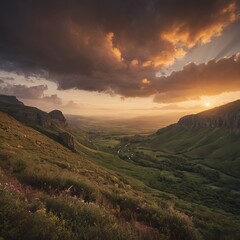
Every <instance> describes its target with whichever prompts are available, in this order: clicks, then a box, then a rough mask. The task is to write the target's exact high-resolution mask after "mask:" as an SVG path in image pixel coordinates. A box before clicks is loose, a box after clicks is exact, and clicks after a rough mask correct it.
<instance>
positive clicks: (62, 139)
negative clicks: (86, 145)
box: [59, 132, 75, 151]
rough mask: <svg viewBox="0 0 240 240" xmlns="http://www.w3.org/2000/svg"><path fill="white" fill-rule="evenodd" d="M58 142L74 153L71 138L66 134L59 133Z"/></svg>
mask: <svg viewBox="0 0 240 240" xmlns="http://www.w3.org/2000/svg"><path fill="white" fill-rule="evenodd" d="M59 141H60V142H61V143H62V144H63V145H64V146H65V147H67V148H68V149H70V150H72V151H75V146H74V139H73V136H72V135H70V134H69V133H67V132H61V133H60V134H59Z"/></svg>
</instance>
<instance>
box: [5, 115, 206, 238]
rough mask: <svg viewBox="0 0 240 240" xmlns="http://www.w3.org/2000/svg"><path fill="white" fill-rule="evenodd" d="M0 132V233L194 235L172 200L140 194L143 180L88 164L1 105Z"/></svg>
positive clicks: (196, 233) (31, 235) (12, 235)
mask: <svg viewBox="0 0 240 240" xmlns="http://www.w3.org/2000/svg"><path fill="white" fill-rule="evenodd" d="M0 139H1V140H0V149H1V150H0V167H1V170H0V216H1V217H0V237H1V238H2V239H5V240H7V239H106V240H107V239H179V240H180V239H189V240H190V239H201V234H200V233H199V230H198V229H197V228H196V226H194V224H193V221H192V219H191V217H189V216H188V215H187V214H185V213H183V212H181V211H179V210H178V209H176V208H175V207H174V206H173V205H172V203H171V201H168V200H166V199H162V200H161V201H160V199H159V198H157V197H155V196H154V195H153V194H152V193H153V192H152V193H151V194H145V193H146V192H144V191H141V190H143V189H146V191H148V190H149V191H151V189H150V188H148V187H147V186H145V184H144V183H142V182H140V181H138V180H136V179H134V178H132V177H129V176H127V175H125V174H122V173H117V172H115V171H113V170H107V169H106V168H103V167H100V166H99V165H96V164H94V163H93V162H92V161H90V160H88V158H86V157H85V156H83V155H84V151H82V152H81V154H79V153H73V152H71V151H70V150H68V149H66V148H65V147H63V146H62V145H60V144H59V143H57V142H55V141H53V140H51V139H50V138H48V137H46V136H44V135H42V134H41V133H39V132H37V131H35V130H33V129H31V128H29V127H27V126H25V125H23V124H21V123H20V122H18V121H16V120H15V119H13V118H12V117H9V116H8V115H6V114H4V113H0ZM78 147H79V148H80V147H83V145H81V144H80V143H79V146H78ZM84 147H85V148H84V149H85V154H86V149H87V150H88V151H90V150H91V148H89V147H86V146H84ZM93 150H94V149H93ZM91 151H92V150H91ZM95 153H96V154H97V153H98V152H97V151H96V152H95ZM106 154H107V153H106ZM13 209H14V210H13Z"/></svg>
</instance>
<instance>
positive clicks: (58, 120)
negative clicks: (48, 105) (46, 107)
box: [49, 110, 67, 128]
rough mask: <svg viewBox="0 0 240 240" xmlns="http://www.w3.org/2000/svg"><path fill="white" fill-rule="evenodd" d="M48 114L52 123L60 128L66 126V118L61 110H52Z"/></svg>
mask: <svg viewBox="0 0 240 240" xmlns="http://www.w3.org/2000/svg"><path fill="white" fill-rule="evenodd" d="M49 116H50V117H51V120H52V124H53V125H55V126H57V127H60V128H65V127H66V126H67V120H66V118H65V117H64V115H63V113H62V112H61V111H59V110H53V111H51V112H50V113H49Z"/></svg>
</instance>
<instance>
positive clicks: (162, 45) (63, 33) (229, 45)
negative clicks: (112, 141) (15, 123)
mask: <svg viewBox="0 0 240 240" xmlns="http://www.w3.org/2000/svg"><path fill="white" fill-rule="evenodd" d="M0 94H6V95H14V96H17V97H18V98H19V99H20V100H21V101H23V102H24V103H25V104H26V105H31V106H37V107H39V108H41V109H43V110H45V111H50V110H52V109H60V110H62V111H63V112H64V113H66V114H77V115H85V116H109V117H111V116H113V117H118V118H127V117H135V116H158V115H159V116H174V115H176V116H179V115H184V114H188V113H195V112H199V111H202V110H205V109H208V108H211V107H215V106H218V105H221V104H224V103H227V102H230V101H234V100H236V99H239V96H240V95H239V94H240V1H239V0H238V1H236V0H201V1H193V0H181V1H180V0H101V1H99V0H81V1H77V0H68V1H67V0H48V1H47V0H4V1H1V3H0Z"/></svg>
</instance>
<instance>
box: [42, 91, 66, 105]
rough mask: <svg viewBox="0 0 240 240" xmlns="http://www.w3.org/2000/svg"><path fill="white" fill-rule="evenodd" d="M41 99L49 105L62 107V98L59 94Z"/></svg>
mask: <svg viewBox="0 0 240 240" xmlns="http://www.w3.org/2000/svg"><path fill="white" fill-rule="evenodd" d="M41 99H42V100H43V101H45V102H47V103H51V104H54V105H62V99H61V98H60V97H58V95H57V94H53V95H51V96H45V97H43V98H41Z"/></svg>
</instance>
